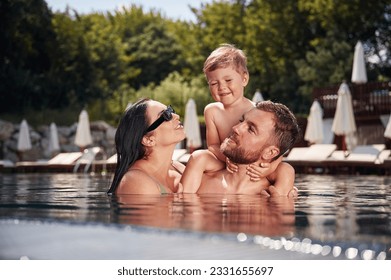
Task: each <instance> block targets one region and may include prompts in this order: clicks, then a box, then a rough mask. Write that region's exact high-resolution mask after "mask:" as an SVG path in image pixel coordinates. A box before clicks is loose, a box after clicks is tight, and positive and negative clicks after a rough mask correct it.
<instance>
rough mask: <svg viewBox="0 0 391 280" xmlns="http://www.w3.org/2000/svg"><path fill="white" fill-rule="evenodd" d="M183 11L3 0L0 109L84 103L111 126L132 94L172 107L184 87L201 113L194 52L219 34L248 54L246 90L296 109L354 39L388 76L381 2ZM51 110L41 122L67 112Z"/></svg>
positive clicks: (372, 66) (321, 0) (73, 107)
mask: <svg viewBox="0 0 391 280" xmlns="http://www.w3.org/2000/svg"><path fill="white" fill-rule="evenodd" d="M192 11H193V13H194V14H195V15H196V18H197V20H196V21H195V22H186V21H175V20H173V19H168V18H165V17H163V16H162V15H161V14H160V13H159V12H157V11H145V10H143V8H142V6H137V5H131V6H128V7H126V8H123V9H122V10H120V11H116V12H113V13H106V14H103V13H91V14H85V15H84V14H83V15H80V14H78V13H77V12H76V11H74V10H73V9H71V8H68V9H67V10H65V11H51V10H50V9H49V8H48V6H47V4H46V2H45V1H44V0H3V1H1V2H0V42H1V44H0V113H1V116H0V117H7V116H19V117H21V116H22V115H23V116H24V115H26V114H38V112H53V111H57V112H63V113H64V112H69V113H72V114H75V113H74V112H79V111H80V109H81V108H83V107H87V108H88V111H89V113H90V118H91V119H103V120H106V121H108V122H111V123H113V124H115V123H116V122H117V120H118V117H119V115H120V113H121V112H122V111H123V109H124V108H125V107H126V106H127V104H128V103H129V102H134V101H135V100H136V99H137V98H139V97H141V96H149V97H152V98H155V99H158V100H160V101H162V102H164V103H166V104H172V105H174V106H175V107H177V108H178V111H179V112H180V113H181V114H182V116H183V110H184V107H185V103H186V102H187V100H188V98H190V97H191V98H194V99H195V100H196V103H197V108H198V113H199V114H200V115H202V111H203V108H204V106H205V105H206V104H207V103H208V102H211V101H212V100H211V98H210V95H209V92H208V88H207V86H206V83H205V79H204V77H203V74H202V66H203V62H204V60H205V58H206V57H207V56H208V55H209V53H210V52H211V51H212V50H213V49H215V48H216V47H217V46H218V45H219V44H221V43H233V44H235V45H236V46H237V47H239V48H241V49H243V50H244V51H245V52H246V53H247V55H248V65H249V70H250V84H249V85H248V87H247V89H246V95H247V96H248V97H250V98H251V96H252V95H253V93H254V92H255V90H256V89H258V88H259V89H260V90H261V91H262V93H263V95H264V96H265V97H266V98H269V99H272V100H274V101H279V102H283V103H285V104H287V105H288V106H289V107H290V108H291V109H292V110H293V111H294V112H295V113H307V112H308V109H309V105H310V103H311V101H312V100H311V91H312V89H313V88H314V87H320V86H326V85H331V84H338V83H340V82H341V81H342V80H344V79H345V80H347V81H350V76H351V70H352V60H353V51H354V46H355V44H356V42H357V41H358V40H361V41H362V42H363V44H364V48H365V53H366V56H367V57H368V58H369V57H370V59H369V62H368V63H367V71H368V77H369V80H370V81H379V80H390V78H391V59H390V38H391V29H390V26H391V0H378V1H365V0H340V1H333V0H316V1H314V0H251V1H250V0H248V1H245V0H236V1H233V0H231V1H214V2H213V3H210V4H204V5H202V7H201V8H200V9H199V10H198V9H195V8H192ZM65 114H66V113H65ZM75 116H77V114H75ZM50 117H52V118H53V117H55V114H51V115H50ZM58 118H60V119H57V120H51V119H49V116H43V117H42V118H41V121H44V122H47V123H49V122H51V121H56V122H59V123H61V122H67V121H68V118H66V117H61V116H58ZM75 118H76V117H75ZM18 121H19V120H18Z"/></svg>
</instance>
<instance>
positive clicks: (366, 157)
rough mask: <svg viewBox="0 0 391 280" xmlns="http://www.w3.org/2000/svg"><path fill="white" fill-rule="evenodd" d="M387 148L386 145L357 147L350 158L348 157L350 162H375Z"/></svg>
mask: <svg viewBox="0 0 391 280" xmlns="http://www.w3.org/2000/svg"><path fill="white" fill-rule="evenodd" d="M385 148H386V145H384V144H374V145H360V146H357V147H355V148H354V149H353V150H352V152H351V153H350V154H349V156H347V157H346V160H348V161H365V162H373V163H374V162H375V161H376V159H377V158H378V156H379V154H380V153H381V151H383V150H384V149H385Z"/></svg>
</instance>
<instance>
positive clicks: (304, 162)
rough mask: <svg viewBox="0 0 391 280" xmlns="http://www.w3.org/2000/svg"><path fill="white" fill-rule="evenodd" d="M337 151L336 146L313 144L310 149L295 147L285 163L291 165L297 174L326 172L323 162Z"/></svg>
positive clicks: (285, 159)
mask: <svg viewBox="0 0 391 280" xmlns="http://www.w3.org/2000/svg"><path fill="white" fill-rule="evenodd" d="M336 149H337V145H335V144H313V145H311V146H309V147H295V148H292V150H291V151H290V153H289V154H288V156H287V157H286V158H284V161H286V162H288V163H290V164H291V165H292V166H293V167H294V168H295V170H296V172H297V173H302V172H303V173H312V172H316V173H320V172H324V164H323V162H324V161H325V160H327V158H329V157H330V155H331V154H332V153H333V152H334V151H335V150H336Z"/></svg>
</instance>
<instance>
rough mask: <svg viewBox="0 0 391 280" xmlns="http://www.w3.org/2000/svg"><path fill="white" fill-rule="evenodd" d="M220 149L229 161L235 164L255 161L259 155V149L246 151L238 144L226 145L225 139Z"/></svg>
mask: <svg viewBox="0 0 391 280" xmlns="http://www.w3.org/2000/svg"><path fill="white" fill-rule="evenodd" d="M235 143H236V142H235ZM220 151H221V152H222V153H223V154H224V155H225V156H226V157H227V158H229V160H230V161H232V162H234V163H237V164H250V163H253V162H256V161H257V160H258V159H259V158H260V156H261V155H260V152H259V151H251V152H248V151H245V149H244V148H242V147H240V146H239V145H237V146H236V147H235V148H232V147H230V146H229V145H228V143H227V140H225V141H224V142H223V143H222V144H221V146H220Z"/></svg>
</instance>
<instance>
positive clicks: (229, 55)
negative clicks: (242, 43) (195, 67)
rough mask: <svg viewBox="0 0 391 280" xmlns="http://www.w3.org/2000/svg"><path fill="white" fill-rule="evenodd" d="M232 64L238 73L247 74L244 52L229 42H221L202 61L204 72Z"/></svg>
mask: <svg viewBox="0 0 391 280" xmlns="http://www.w3.org/2000/svg"><path fill="white" fill-rule="evenodd" d="M228 66H232V67H233V68H234V69H235V71H236V72H238V73H239V74H241V75H243V74H245V73H246V74H248V70H247V57H246V55H245V53H244V52H243V51H242V50H240V49H238V48H236V47H235V46H234V45H231V44H221V45H220V47H218V48H217V49H215V50H214V51H213V52H212V53H211V54H210V55H209V57H208V58H207V59H206V60H205V63H204V68H203V71H204V74H206V73H207V72H210V71H214V70H216V69H220V68H226V67H228Z"/></svg>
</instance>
